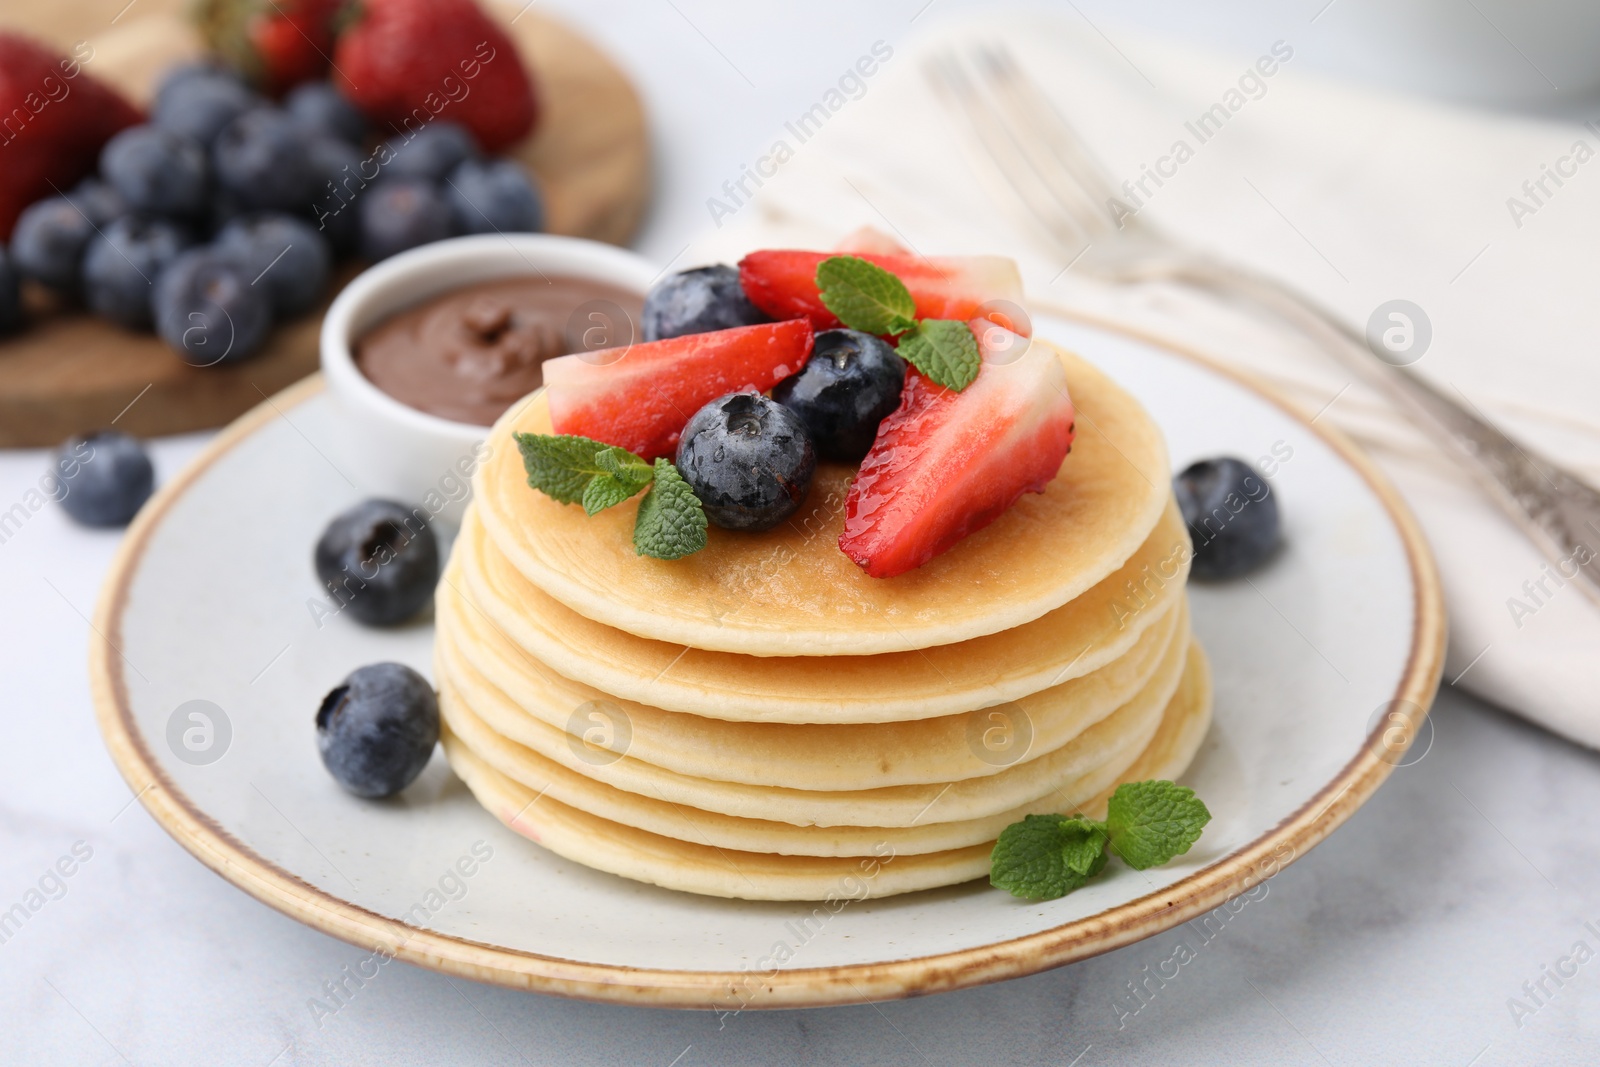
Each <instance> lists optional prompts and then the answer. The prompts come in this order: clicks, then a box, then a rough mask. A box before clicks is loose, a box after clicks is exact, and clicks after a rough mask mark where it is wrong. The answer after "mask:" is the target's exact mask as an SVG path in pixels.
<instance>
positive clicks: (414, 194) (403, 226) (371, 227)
mask: <svg viewBox="0 0 1600 1067" xmlns="http://www.w3.org/2000/svg"><path fill="white" fill-rule="evenodd" d="M356 205H357V208H358V210H359V211H360V213H361V255H362V256H363V257H364V258H366V259H370V260H372V261H373V262H377V261H378V260H380V259H387V258H389V257H390V256H392V255H395V254H396V253H398V252H404V251H405V250H406V249H408V248H416V247H417V246H418V245H425V244H428V243H429V242H431V241H442V240H444V239H445V238H446V237H450V236H453V235H454V234H455V221H454V220H453V219H452V218H451V217H450V205H449V204H447V203H445V199H444V195H443V194H442V193H440V192H439V190H438V188H437V187H436V186H434V185H432V184H431V183H429V182H425V181H419V180H417V179H414V178H396V179H394V180H392V181H383V182H380V183H379V184H377V185H374V186H373V187H372V188H370V189H368V190H367V191H366V192H364V193H362V194H361V199H360V200H358V201H356Z"/></svg>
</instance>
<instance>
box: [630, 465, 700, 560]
mask: <svg viewBox="0 0 1600 1067" xmlns="http://www.w3.org/2000/svg"><path fill="white" fill-rule="evenodd" d="M704 547H706V513H705V509H704V508H702V507H701V506H700V498H699V497H697V496H695V495H694V490H693V489H690V488H689V483H688V482H686V481H684V480H683V476H682V475H680V474H679V473H678V468H677V467H674V466H673V465H672V461H671V460H669V459H658V460H656V469H655V484H654V485H653V486H651V487H650V491H649V492H648V493H646V494H645V497H644V499H643V500H641V501H639V514H638V517H637V518H635V519H634V522H633V550H634V551H635V552H637V553H638V554H639V555H641V556H654V557H655V558H656V559H681V558H682V557H684V556H687V555H689V554H690V553H691V552H698V551H700V550H701V549H702V548H704Z"/></svg>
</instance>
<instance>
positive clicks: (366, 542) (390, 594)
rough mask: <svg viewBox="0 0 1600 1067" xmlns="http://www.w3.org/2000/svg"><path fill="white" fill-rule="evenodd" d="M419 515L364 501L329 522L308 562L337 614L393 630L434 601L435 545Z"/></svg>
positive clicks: (417, 511)
mask: <svg viewBox="0 0 1600 1067" xmlns="http://www.w3.org/2000/svg"><path fill="white" fill-rule="evenodd" d="M421 515H422V512H421V509H410V508H407V507H405V506H404V505H402V504H396V503H395V502H394V501H392V500H365V501H362V502H361V503H359V504H357V505H356V506H355V507H352V508H350V509H348V510H346V511H342V512H340V513H339V514H338V515H335V516H334V517H333V520H332V521H331V522H329V523H328V525H327V527H326V528H325V529H324V530H323V531H322V536H321V537H320V538H318V540H317V547H316V551H315V552H313V553H312V561H313V562H314V563H315V565H316V569H317V577H318V578H319V579H320V580H321V581H322V584H323V585H324V586H326V587H327V589H328V593H329V595H330V596H332V597H333V598H334V599H335V600H336V601H338V602H339V604H340V605H341V609H342V608H345V607H347V608H349V609H350V613H351V614H352V615H354V616H355V617H356V619H357V620H359V621H360V622H364V623H366V624H368V625H369V626H393V625H395V624H396V623H401V622H405V621H406V620H407V619H409V618H411V617H412V616H413V615H415V614H416V613H417V612H418V611H419V610H421V608H422V606H423V605H424V604H426V603H428V601H429V600H431V599H432V598H433V587H434V586H435V585H437V584H438V582H439V542H438V541H437V540H436V539H435V538H434V536H433V528H432V527H431V526H429V525H428V524H427V520H426V519H424V518H422V517H421Z"/></svg>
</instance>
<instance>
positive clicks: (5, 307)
mask: <svg viewBox="0 0 1600 1067" xmlns="http://www.w3.org/2000/svg"><path fill="white" fill-rule="evenodd" d="M20 329H22V291H21V279H20V278H19V277H18V276H17V269H16V268H15V267H14V266H12V265H11V257H10V256H9V255H8V254H7V253H6V250H5V249H4V248H3V247H0V334H6V333H15V332H16V331H17V330H20Z"/></svg>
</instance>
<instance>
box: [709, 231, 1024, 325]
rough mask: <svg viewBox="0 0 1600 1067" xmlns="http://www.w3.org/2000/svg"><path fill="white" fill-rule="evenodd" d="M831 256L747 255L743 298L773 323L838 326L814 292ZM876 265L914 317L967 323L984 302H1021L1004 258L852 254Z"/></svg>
mask: <svg viewBox="0 0 1600 1067" xmlns="http://www.w3.org/2000/svg"><path fill="white" fill-rule="evenodd" d="M837 254H838V253H836V252H795V251H787V250H774V251H766V252H752V253H750V254H749V255H748V256H745V257H744V258H743V259H741V260H740V261H739V281H740V283H741V284H742V285H743V286H744V294H745V296H747V297H749V298H750V302H751V303H752V304H754V305H755V306H756V307H758V308H760V309H761V310H762V311H765V312H766V313H767V314H768V315H771V316H772V317H773V318H775V319H802V318H803V319H810V320H811V325H812V326H814V327H816V328H817V329H819V330H831V329H834V328H835V327H837V326H838V325H839V320H838V319H837V318H836V317H835V316H834V314H833V312H831V311H829V310H828V309H827V308H826V307H824V306H823V303H822V298H821V296H819V295H818V294H817V264H818V263H821V262H822V261H823V260H825V259H827V258H828V257H829V256H833V255H837ZM855 254H857V255H860V257H861V258H862V259H865V260H867V261H868V262H870V263H876V264H877V265H878V266H880V267H882V268H883V269H884V270H886V271H888V272H889V273H890V274H893V275H894V276H896V277H897V278H899V279H900V280H901V281H902V282H904V283H905V285H906V288H907V289H909V290H910V291H911V298H912V299H913V300H914V301H916V304H917V318H919V319H961V320H963V321H964V320H966V319H970V318H973V317H974V316H976V315H978V314H980V313H982V311H984V310H987V309H984V307H983V306H984V305H985V304H989V303H993V302H996V301H1004V302H1006V303H1007V304H1010V305H1014V306H1015V305H1020V304H1021V303H1022V277H1021V276H1020V275H1019V274H1018V273H1017V265H1016V264H1015V263H1013V262H1012V261H1011V260H1009V259H1006V258H1005V257H1004V256H947V257H944V258H942V259H923V258H921V257H919V256H911V255H879V254H877V253H866V252H862V253H855Z"/></svg>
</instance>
